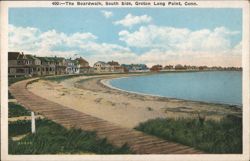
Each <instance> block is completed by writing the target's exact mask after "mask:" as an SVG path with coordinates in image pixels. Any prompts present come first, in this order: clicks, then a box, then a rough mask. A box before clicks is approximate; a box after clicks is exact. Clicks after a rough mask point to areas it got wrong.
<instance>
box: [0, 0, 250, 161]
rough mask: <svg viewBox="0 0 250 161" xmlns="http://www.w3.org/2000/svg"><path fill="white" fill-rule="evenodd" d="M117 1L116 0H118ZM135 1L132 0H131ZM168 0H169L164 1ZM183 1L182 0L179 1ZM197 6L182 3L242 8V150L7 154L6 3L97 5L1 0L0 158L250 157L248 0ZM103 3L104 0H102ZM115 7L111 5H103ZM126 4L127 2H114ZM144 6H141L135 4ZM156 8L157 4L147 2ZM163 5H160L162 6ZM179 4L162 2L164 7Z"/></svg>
mask: <svg viewBox="0 0 250 161" xmlns="http://www.w3.org/2000/svg"><path fill="white" fill-rule="evenodd" d="M117 1H118V0H117ZM156 1H157V0H156ZM92 2H93V1H92ZM131 2H134V1H131ZM167 2H168V1H167ZM182 2H185V1H182ZM193 2H196V3H197V4H198V5H197V6H195V7H194V6H181V7H185V8H187V7H194V8H208V7H209V8H242V10H243V12H242V13H243V14H242V15H243V33H242V36H243V37H242V45H243V46H242V67H243V107H244V108H243V154H227V155H226V154H216V155H215V154H204V155H203V154H199V155H186V154H183V155H8V130H7V129H8V121H7V120H8V92H7V91H8V80H7V79H8V73H7V71H8V70H7V68H8V64H7V53H8V41H7V40H8V8H9V7H55V8H58V7H67V8H74V7H81V8H91V7H93V8H97V7H98V6H53V5H52V1H1V5H0V7H1V80H2V81H1V107H2V108H1V157H2V160H11V161H15V160H18V161H21V160H23V161H29V160H60V161H61V160H86V161H87V160H106V161H112V160H113V161H114V160H116V161H117V160H126V161H128V160H129V161H139V160H148V161H153V160H157V161H160V160H183V161H191V160H192V161H207V160H214V161H215V160H216V161H225V160H227V161H241V160H244V161H245V160H249V136H250V134H249V121H250V120H249V114H250V113H249V102H250V97H249V95H250V82H249V77H250V72H249V62H250V56H249V55H250V54H249V51H250V48H249V44H250V41H249V20H250V18H249V2H248V1H236V0H235V1H232V0H231V1H193ZM102 3H104V4H105V1H102ZM102 7H112V8H113V7H114V6H105V5H104V6H102ZM116 7H126V6H116ZM134 7H143V6H134ZM147 7H152V8H156V6H147ZM162 7H163V6H162ZM169 7H172V8H173V7H179V6H164V8H169Z"/></svg>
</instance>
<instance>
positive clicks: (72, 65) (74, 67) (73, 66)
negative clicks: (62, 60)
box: [66, 58, 80, 74]
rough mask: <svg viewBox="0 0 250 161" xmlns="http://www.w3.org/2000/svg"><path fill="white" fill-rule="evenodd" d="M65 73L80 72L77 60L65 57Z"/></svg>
mask: <svg viewBox="0 0 250 161" xmlns="http://www.w3.org/2000/svg"><path fill="white" fill-rule="evenodd" d="M66 65H67V68H66V74H79V73H80V64H79V63H78V61H77V60H72V59H71V58H70V59H66Z"/></svg>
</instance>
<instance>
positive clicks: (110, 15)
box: [101, 10, 113, 18]
mask: <svg viewBox="0 0 250 161" xmlns="http://www.w3.org/2000/svg"><path fill="white" fill-rule="evenodd" d="M101 12H102V14H103V16H104V17H105V18H110V17H112V16H113V12H111V11H105V10H102V11H101Z"/></svg>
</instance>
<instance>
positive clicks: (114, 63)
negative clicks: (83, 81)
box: [108, 60, 120, 66]
mask: <svg viewBox="0 0 250 161" xmlns="http://www.w3.org/2000/svg"><path fill="white" fill-rule="evenodd" d="M108 64H109V65H111V66H115V65H117V66H118V65H120V64H119V63H118V62H116V61H113V60H112V61H111V62H108Z"/></svg>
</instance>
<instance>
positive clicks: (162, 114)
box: [28, 74, 242, 128]
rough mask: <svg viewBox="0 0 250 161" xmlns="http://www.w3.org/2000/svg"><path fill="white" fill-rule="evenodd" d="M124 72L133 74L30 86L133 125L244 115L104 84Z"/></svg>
mask: <svg viewBox="0 0 250 161" xmlns="http://www.w3.org/2000/svg"><path fill="white" fill-rule="evenodd" d="M124 76H131V75H124V74H122V75H104V76H81V77H77V78H72V79H67V80H64V81H62V82H61V83H56V82H51V81H45V80H39V81H38V82H34V83H32V84H30V85H29V86H28V89H29V90H30V91H31V92H33V93H35V94H37V95H39V96H41V97H44V98H46V99H48V100H51V101H54V102H57V103H59V104H63V105H65V106H67V107H69V108H73V109H76V110H78V111H81V112H84V113H87V114H90V115H93V116H95V117H99V118H102V119H105V120H107V121H110V122H112V123H116V124H119V125H122V126H124V127H129V128H133V127H135V126H137V125H138V124H139V123H141V122H145V121H147V120H149V119H154V118H180V117H185V118H188V117H192V118H193V117H197V114H198V113H199V114H202V115H204V116H205V117H206V119H213V120H220V119H221V118H222V117H224V116H226V115H228V114H231V115H237V116H239V117H241V115H242V110H241V109H238V108H234V107H230V106H229V105H221V104H211V103H203V102H195V101H186V100H179V99H169V98H163V97H157V96H149V95H141V94H138V93H129V92H126V91H125V92H124V91H121V90H117V89H112V88H110V87H108V86H106V85H105V84H103V82H105V80H108V79H112V78H119V77H124Z"/></svg>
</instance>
